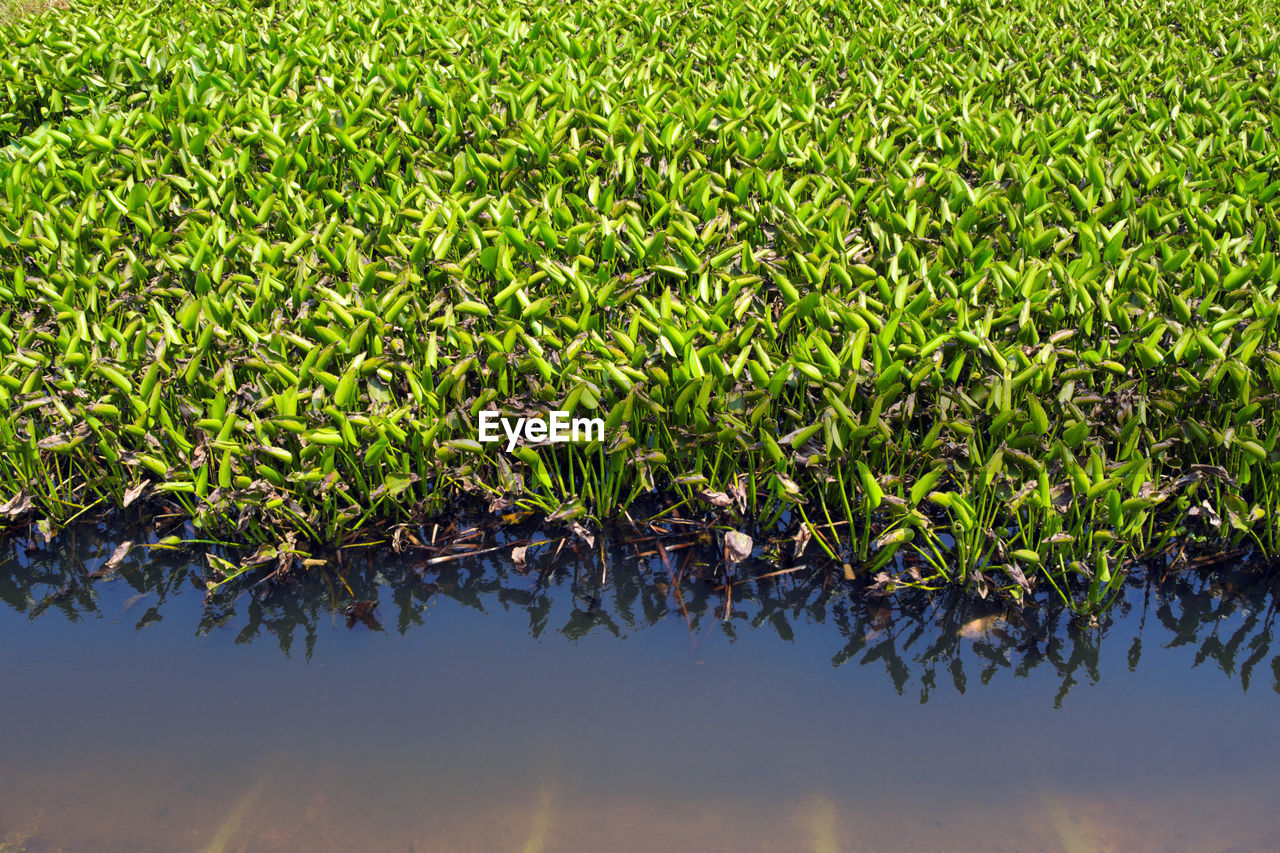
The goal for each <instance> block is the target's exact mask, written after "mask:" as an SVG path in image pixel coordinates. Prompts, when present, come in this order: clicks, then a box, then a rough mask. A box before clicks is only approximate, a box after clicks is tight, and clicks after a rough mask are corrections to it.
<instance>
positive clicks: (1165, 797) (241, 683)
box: [0, 535, 1280, 853]
mask: <svg viewBox="0 0 1280 853" xmlns="http://www.w3.org/2000/svg"><path fill="white" fill-rule="evenodd" d="M110 553H111V541H110V537H107V536H105V535H104V536H102V537H96V538H95V537H93V536H82V537H80V538H79V539H78V540H77V541H76V543H75V545H74V546H72V545H71V544H67V545H65V546H64V547H63V548H61V549H60V550H57V551H54V552H48V553H47V552H43V551H35V552H32V553H30V554H27V553H25V552H24V551H23V549H22V548H21V547H18V546H12V547H11V549H10V550H9V551H6V552H4V556H3V557H0V559H5V560H7V562H5V564H4V565H3V566H0V600H3V601H4V602H6V603H7V606H4V607H0V642H2V643H3V656H2V658H0V684H3V685H4V687H3V690H0V722H2V723H3V725H2V726H0V851H2V853H11V851H58V850H66V851H116V850H119V851H199V852H200V853H231V852H232V851H295V850H308V851H328V850H334V851H337V850H344V851H345V850H357V849H358V850H368V851H395V853H404V851H419V853H422V851H434V850H477V851H492V850H515V851H539V850H541V851H578V850H582V851H596V850H637V851H653V850H671V851H683V850H726V851H749V850H761V851H766V850H767V851H793V850H794V851H805V850H813V851H835V850H840V851H864V850H866V851H872V850H877V851H878V850H922V851H923V850H928V851H935V850H975V851H976V850H982V851H1000V850H1010V851H1034V850H1044V851H1067V853H1076V851H1095V850H1097V851H1104V850H1114V851H1126V853H1127V851H1146V850H1150V851H1170V850H1188V851H1192V850H1194V851H1214V850H1216V851H1226V850H1238V851H1255V850H1280V813H1278V812H1277V811H1276V810H1275V808H1274V805H1275V801H1276V796H1277V794H1278V793H1280V786H1277V784H1276V783H1277V770H1276V768H1277V767H1278V766H1280V763H1278V762H1277V758H1280V733H1277V731H1276V727H1275V720H1276V712H1277V709H1278V708H1280V695H1277V692H1276V687H1277V680H1280V658H1278V657H1277V656H1276V654H1275V653H1274V652H1273V651H1272V650H1271V649H1270V640H1271V631H1272V619H1273V615H1274V602H1275V595H1274V590H1273V589H1272V588H1271V587H1270V586H1268V585H1267V584H1266V583H1248V582H1246V580H1245V576H1244V575H1243V574H1241V575H1240V576H1239V577H1234V578H1229V579H1228V580H1227V581H1225V582H1224V581H1223V580H1222V578H1221V577H1219V578H1217V579H1215V580H1213V581H1212V582H1211V581H1210V580H1209V579H1206V578H1202V577H1198V576H1191V575H1187V576H1183V577H1181V578H1177V579H1174V580H1172V581H1169V582H1166V583H1165V584H1163V585H1161V586H1159V587H1148V588H1135V589H1133V590H1131V591H1130V593H1129V595H1128V599H1127V601H1126V604H1125V606H1124V607H1123V608H1122V609H1121V610H1120V611H1117V612H1115V613H1113V614H1112V615H1111V616H1109V617H1108V618H1107V619H1105V620H1104V621H1103V624H1102V625H1101V626H1099V627H1097V628H1095V629H1091V630H1085V631H1079V630H1075V629H1071V628H1069V627H1068V626H1067V625H1066V620H1065V618H1054V617H1041V618H1040V619H1039V620H1038V621H1037V620H1032V621H1031V622H1029V623H1027V624H1021V623H1019V622H1017V621H1016V620H1015V621H1005V620H1004V619H1001V618H993V614H989V613H988V614H983V613H982V612H981V611H980V610H978V609H975V606H974V605H972V604H970V603H966V602H958V601H947V600H938V601H935V602H933V604H932V606H930V607H926V608H919V607H899V606H893V607H890V608H885V607H884V606H883V605H879V604H877V605H865V604H859V603H857V602H852V601H848V600H846V599H844V598H842V597H840V596H837V595H836V594H835V593H833V592H831V591H827V592H824V591H823V590H821V589H820V588H815V587H808V586H806V585H805V584H804V583H803V582H802V579H800V578H797V577H787V578H784V579H783V580H782V581H781V582H761V583H759V584H753V585H748V586H744V587H743V590H742V592H741V593H737V592H735V603H734V605H733V610H732V612H731V619H730V620H729V622H728V623H726V622H724V621H723V620H722V618H721V617H723V615H724V607H723V599H722V598H721V597H719V596H718V595H716V594H715V593H714V591H708V590H707V589H704V588H702V587H699V586H698V582H690V583H689V584H688V585H686V586H685V587H684V594H683V596H682V597H683V600H684V603H685V609H684V612H683V613H682V612H681V610H680V609H679V607H678V603H677V602H676V601H675V599H674V598H673V597H671V596H669V595H666V594H665V593H664V592H663V591H662V590H661V589H658V588H654V583H653V580H654V578H655V577H656V576H657V575H656V573H657V572H658V569H657V568H655V567H654V566H651V565H649V564H648V563H647V562H646V561H645V560H637V559H635V558H626V557H620V558H618V559H617V560H616V561H615V562H614V563H612V564H611V566H610V571H609V573H608V574H607V576H606V577H607V579H606V584H605V586H604V587H600V586H599V585H598V582H596V581H595V580H594V578H596V577H598V575H594V574H593V573H591V572H586V571H583V568H584V567H582V566H575V565H574V564H573V563H572V562H571V561H570V560H568V559H565V558H564V557H563V556H562V557H561V558H560V561H559V563H558V564H556V565H554V566H551V568H552V569H553V571H552V572H551V573H549V574H548V575H547V576H546V577H544V579H543V581H542V582H541V583H539V580H538V571H536V570H535V571H532V572H529V573H527V574H522V573H520V572H518V571H516V570H515V569H514V568H513V567H511V566H509V565H506V564H504V563H502V562H495V561H493V560H490V559H488V558H482V559H475V560H472V561H470V562H465V563H458V564H454V565H451V566H449V567H446V569H444V570H442V571H439V572H433V573H430V574H429V575H428V576H427V578H426V580H419V579H418V578H417V575H416V574H414V572H413V570H412V569H410V568H406V567H402V566H385V567H380V568H379V570H378V571H375V572H365V573H363V574H360V575H358V576H357V575H352V576H350V577H348V579H347V580H348V582H349V583H350V585H351V586H352V589H351V591H350V592H348V591H347V590H345V589H344V590H342V591H341V593H338V592H335V591H334V590H335V589H341V583H340V582H336V583H334V584H332V585H330V584H326V583H323V582H317V583H312V584H307V585H304V586H303V587H301V588H295V589H294V590H292V591H291V592H289V593H287V594H273V595H271V596H268V597H267V598H266V599H265V600H264V599H255V598H253V597H252V596H249V595H242V596H240V597H238V598H234V597H230V596H228V597H225V598H223V599H219V600H216V601H213V602H210V603H208V604H207V605H206V603H205V601H204V596H203V595H202V592H201V589H200V588H199V585H200V584H202V575H201V573H200V571H201V570H198V569H194V568H192V567H189V566H185V565H184V564H183V563H181V562H175V561H174V560H172V559H169V560H168V561H166V562H164V563H161V562H138V561H137V560H132V561H130V562H129V563H127V564H126V566H125V567H124V568H123V570H122V573H121V575H119V576H118V577H116V578H114V579H112V580H107V581H97V582H89V581H88V580H87V579H86V578H85V575H86V573H87V571H88V570H90V569H91V568H93V567H94V566H96V565H97V564H99V563H100V562H101V559H102V555H103V554H110ZM547 559H549V557H548V558H547ZM547 567H548V566H547V565H541V566H539V567H538V568H539V569H541V568H547ZM587 578H590V580H588V579H587ZM331 580H332V579H331ZM356 599H361V600H374V599H376V600H377V601H378V602H379V603H378V606H377V610H376V611H375V612H376V614H377V618H378V620H379V622H380V627H381V628H382V630H371V629H370V628H369V627H367V626H365V625H361V624H357V625H355V627H353V628H348V627H347V624H346V619H345V617H344V616H343V609H344V608H345V606H346V605H347V604H349V603H350V602H351V601H352V600H356ZM978 620H982V621H978ZM308 638H310V640H309V639H308ZM1135 640H1136V641H1137V643H1136V644H1135ZM308 647H309V652H308ZM285 650H287V653H286V651H285ZM1246 683H1247V687H1248V689H1247V690H1246V689H1245V686H1246ZM1064 685H1065V686H1064ZM961 688H963V692H962V691H961Z"/></svg>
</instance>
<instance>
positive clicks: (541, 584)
mask: <svg viewBox="0 0 1280 853" xmlns="http://www.w3.org/2000/svg"><path fill="white" fill-rule="evenodd" d="M127 533H132V534H139V531H120V530H113V529H107V528H103V527H100V526H81V527H77V528H73V529H71V530H69V531H67V532H66V533H65V534H64V535H62V536H61V537H59V538H58V539H56V540H55V541H54V542H53V543H50V544H47V545H36V544H35V543H33V542H30V541H27V542H23V541H21V540H17V539H10V540H8V541H7V542H5V543H3V544H2V545H0V600H2V601H3V602H4V603H5V604H6V605H7V606H8V607H9V608H11V609H12V610H14V611H17V612H19V613H24V614H27V615H28V616H29V617H30V618H33V619H34V618H37V617H45V618H47V617H48V616H49V615H50V614H51V613H54V612H57V613H60V614H62V615H63V616H64V617H65V618H66V619H68V620H71V621H76V620H80V619H83V618H85V617H89V616H101V615H103V614H102V613H101V611H100V606H101V605H100V601H101V599H102V594H103V591H104V590H105V589H110V588H111V585H116V588H115V589H114V590H113V594H119V593H120V592H122V591H123V590H122V589H121V588H120V587H119V586H118V585H123V586H124V587H127V588H128V589H129V590H132V593H130V594H129V595H128V596H127V597H126V602H125V606H124V612H125V613H126V615H127V616H128V618H130V619H132V618H133V614H134V613H135V612H136V613H138V618H137V620H136V627H137V629H138V630H141V629H143V628H145V627H146V626H148V625H151V624H154V623H156V622H158V621H160V620H161V619H162V618H164V615H165V613H166V611H168V612H169V613H170V614H172V613H174V612H181V613H182V614H183V616H184V618H188V614H191V613H192V612H193V611H194V612H195V613H196V614H198V615H196V616H195V622H196V623H195V625H194V630H195V631H196V632H197V633H198V634H201V635H205V634H211V633H213V632H214V631H215V630H219V629H225V630H228V631H233V632H234V637H235V642H236V643H250V642H254V641H257V640H261V639H262V638H263V637H264V636H266V635H269V636H270V637H272V638H273V639H274V642H275V643H276V644H277V645H278V646H279V648H280V649H281V651H283V652H284V653H285V654H286V655H294V654H297V653H298V652H299V649H298V646H299V643H300V645H301V650H300V651H301V655H302V656H303V657H306V658H310V657H311V655H312V653H313V651H314V649H315V646H316V640H317V636H318V634H319V632H320V631H321V630H325V629H328V628H329V627H330V626H338V627H342V626H343V624H344V620H345V624H346V625H347V627H350V628H352V629H353V630H388V631H395V632H398V633H400V634H404V633H406V632H408V631H410V630H412V629H413V628H414V627H415V626H421V625H423V624H424V621H425V620H426V619H428V618H430V614H429V612H428V611H429V610H430V608H431V607H432V606H435V605H436V604H437V603H438V602H441V601H442V600H448V601H451V602H454V603H456V604H459V605H463V606H466V607H469V608H474V609H476V610H479V611H482V612H483V611H486V610H489V609H491V608H496V607H501V608H503V609H504V610H509V611H510V610H515V611H524V612H525V613H527V614H528V618H529V633H530V635H531V636H533V637H534V638H542V637H544V636H547V635H548V634H555V633H558V634H561V635H563V636H564V637H565V638H567V639H569V640H573V641H579V640H582V639H584V638H587V637H590V636H592V635H608V636H610V637H616V638H625V637H627V636H628V635H630V634H633V633H635V632H638V631H641V630H645V629H648V628H651V627H653V626H656V625H679V624H681V623H683V624H684V625H685V626H687V629H688V632H689V636H690V640H691V642H692V646H693V651H694V654H697V653H698V650H699V648H700V647H701V646H702V645H703V644H704V643H705V642H706V641H707V639H708V638H709V637H711V636H712V635H713V634H714V633H715V632H720V633H722V634H723V636H725V637H726V638H728V640H730V641H733V640H735V639H737V638H738V637H739V636H740V634H741V633H742V632H743V631H747V630H760V631H766V632H770V633H774V634H776V635H777V637H778V638H780V639H781V640H782V641H785V642H802V643H804V644H806V646H812V645H813V644H814V643H815V642H821V643H832V640H833V639H834V643H832V650H831V658H830V659H831V663H832V665H833V666H834V667H837V668H838V667H842V666H847V665H849V664H857V665H860V666H872V667H877V668H880V667H882V668H883V669H884V671H885V674H886V675H887V676H888V678H889V680H890V681H891V682H892V684H893V686H894V688H895V689H896V690H897V692H898V693H899V694H908V693H912V694H915V695H918V697H919V701H920V702H922V703H924V702H927V701H928V700H929V698H930V697H931V696H932V695H933V694H934V692H935V691H936V690H937V689H938V684H939V681H940V680H941V682H942V683H943V684H944V685H945V684H949V685H950V686H951V687H952V688H954V689H955V690H956V691H958V692H960V693H964V692H966V691H967V690H969V689H972V688H973V686H974V683H975V681H976V683H978V684H987V683H988V682H990V681H991V680H992V678H994V677H996V676H997V675H998V674H1000V673H1002V672H1005V673H1011V674H1012V675H1013V676H1014V677H1026V676H1028V675H1029V674H1030V673H1032V672H1033V671H1037V672H1038V671H1045V670H1048V671H1052V672H1053V673H1055V674H1056V680H1057V682H1058V685H1059V686H1058V689H1057V694H1056V696H1055V698H1054V702H1055V705H1060V704H1061V703H1062V702H1063V700H1064V699H1065V697H1066V696H1067V694H1068V693H1069V692H1070V690H1071V689H1072V687H1074V686H1075V685H1077V684H1078V683H1080V681H1082V680H1084V681H1087V682H1090V683H1093V682H1096V681H1098V679H1099V678H1100V671H1099V660H1100V656H1101V653H1102V647H1103V645H1104V641H1105V642H1106V645H1107V646H1108V654H1112V655H1114V654H1122V653H1126V654H1127V661H1128V667H1129V669H1131V670H1132V669H1134V668H1136V667H1137V666H1138V665H1139V663H1140V662H1141V660H1142V657H1143V652H1144V648H1146V647H1147V646H1148V645H1149V644H1156V645H1157V646H1160V647H1163V648H1170V649H1171V648H1178V647H1183V646H1189V647H1191V648H1193V649H1195V657H1194V665H1196V666H1201V665H1204V664H1206V663H1211V664H1212V665H1213V666H1215V667H1217V668H1218V669H1219V670H1221V671H1222V672H1223V673H1224V674H1225V675H1227V676H1228V677H1229V678H1232V679H1236V678H1238V679H1239V682H1240V684H1241V687H1242V688H1243V689H1245V690H1248V689H1249V688H1250V687H1251V686H1253V681H1254V678H1255V676H1256V675H1257V673H1258V667H1259V666H1260V665H1264V664H1265V667H1264V671H1266V670H1267V669H1268V668H1269V672H1267V676H1268V682H1269V685H1270V687H1271V689H1273V690H1275V691H1276V692H1280V654H1273V653H1272V633H1273V628H1274V621H1275V614H1276V599H1277V593H1278V592H1280V586H1278V585H1277V584H1278V582H1280V579H1278V578H1277V574H1276V573H1275V572H1274V571H1273V570H1271V569H1268V568H1266V567H1263V566H1259V565H1255V564H1251V563H1249V562H1248V561H1247V560H1243V561H1236V562H1235V563H1233V564H1228V565H1218V566H1216V567H1214V568H1213V569H1212V570H1208V569H1199V570H1191V569H1186V570H1182V571H1179V572H1173V571H1166V570H1155V569H1151V570H1148V571H1146V572H1145V573H1143V575H1145V577H1143V578H1141V579H1139V578H1138V577H1136V576H1135V577H1131V578H1130V579H1129V580H1128V582H1127V584H1128V586H1127V589H1126V593H1125V595H1124V596H1122V597H1121V598H1120V599H1119V600H1118V602H1117V604H1116V605H1115V606H1114V607H1113V608H1112V609H1111V610H1110V611H1109V612H1107V613H1104V614H1102V615H1101V616H1098V617H1095V618H1094V619H1093V620H1091V621H1090V622H1088V623H1081V622H1077V621H1074V620H1073V619H1072V617H1071V614H1070V613H1069V612H1067V611H1065V610H1063V609H1060V608H1052V607H1049V606H1042V607H1036V606H1027V607H1024V608H1022V609H1019V610H1006V609H1002V606H1003V605H1001V604H999V603H995V602H991V601H983V600H980V599H978V598H976V597H975V596H973V595H971V594H968V593H966V592H965V591H963V590H956V591H952V592H947V593H926V592H921V591H900V592H898V593H896V594H895V595H894V596H890V597H879V596H873V595H869V594H867V593H866V592H865V590H859V589H856V588H854V587H853V586H851V585H848V584H845V583H843V582H841V583H836V582H834V581H833V580H832V577H833V576H832V574H831V573H828V572H815V571H807V570H804V569H800V570H796V571H792V572H789V573H779V572H777V571H773V572H772V574H773V575H774V576H773V577H769V578H763V579H761V578H758V577H754V576H753V575H752V574H751V573H750V571H747V569H749V568H750V567H749V566H748V564H742V565H740V566H738V567H737V568H736V569H735V574H734V575H733V576H731V577H729V578H728V579H726V577H725V575H724V569H723V567H717V566H716V565H715V564H714V560H711V559H705V560H704V558H706V556H707V555H706V554H705V553H703V552H702V551H701V550H700V549H699V548H698V547H692V546H690V547H684V546H681V547H682V550H680V551H677V550H676V548H675V547H672V548H671V549H670V550H665V549H663V548H662V546H658V550H656V551H650V552H639V553H637V552H638V551H639V549H638V548H635V547H625V546H623V545H616V546H612V547H603V548H597V549H594V550H593V549H589V548H587V547H585V545H584V544H583V543H581V542H576V543H570V544H568V545H565V544H564V543H563V542H560V543H559V545H558V546H557V545H556V542H557V540H552V541H551V542H550V543H548V544H546V545H545V546H543V547H539V548H536V549H535V548H530V549H529V551H528V556H527V559H525V560H521V561H520V562H519V564H517V563H516V562H513V561H512V560H510V559H509V557H508V555H509V553H510V550H509V549H508V548H505V547H498V548H494V549H490V550H488V552H487V553H485V554H482V555H479V556H467V555H465V554H459V555H457V556H456V557H451V558H448V559H440V558H437V559H436V560H434V561H432V560H422V559H415V558H414V557H413V555H412V554H402V555H399V556H395V555H390V554H386V555H381V556H377V557H375V556H373V555H372V554H369V553H365V554H363V555H361V556H360V557H359V558H357V559H354V560H353V559H352V558H351V557H350V556H346V557H345V558H343V559H339V558H338V557H337V556H335V558H334V560H333V561H332V562H330V563H329V564H327V565H323V566H317V567H314V568H313V569H310V570H307V571H297V572H295V573H294V574H293V575H292V576H291V577H290V578H289V579H288V580H287V581H286V582H283V583H280V582H270V583H268V582H265V581H261V580H259V581H258V582H257V583H248V584H241V585H239V586H236V587H235V588H232V587H233V585H231V584H228V585H225V586H222V587H220V588H219V589H218V591H217V592H216V593H207V592H206V585H207V581H208V579H209V577H210V574H209V570H208V569H206V568H205V564H204V561H203V559H200V558H199V555H198V554H195V553H193V552H191V551H174V550H169V549H159V548H153V547H148V546H147V544H146V540H145V538H143V539H140V540H139V541H140V542H143V544H142V545H140V546H138V547H135V548H134V549H133V551H132V552H131V553H130V554H129V556H128V557H126V558H125V559H124V560H123V561H121V562H120V564H119V566H118V568H117V569H116V571H115V572H114V573H113V574H110V575H108V576H107V577H97V575H100V574H102V569H103V566H104V565H105V564H106V562H107V560H108V559H109V558H110V557H111V555H112V553H113V552H114V551H115V547H116V545H117V544H118V543H119V541H120V540H121V539H122V538H126V534H127ZM139 535H141V536H143V537H145V536H146V534H145V532H141V533H140V534H139ZM151 541H152V543H154V535H153V536H152V539H151ZM502 541H503V540H501V539H499V540H496V542H497V544H498V545H501V543H502ZM508 541H511V540H508ZM602 555H606V556H607V561H606V562H602ZM758 568H759V572H760V573H769V572H770V570H771V569H776V567H775V566H766V565H763V564H762V565H761V566H759V567H758ZM179 598H181V600H182V601H181V604H179V603H177V602H176V599H179ZM144 605H145V609H140V608H142V607H143V606H144ZM353 614H355V615H354V616H353ZM833 628H834V630H833Z"/></svg>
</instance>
